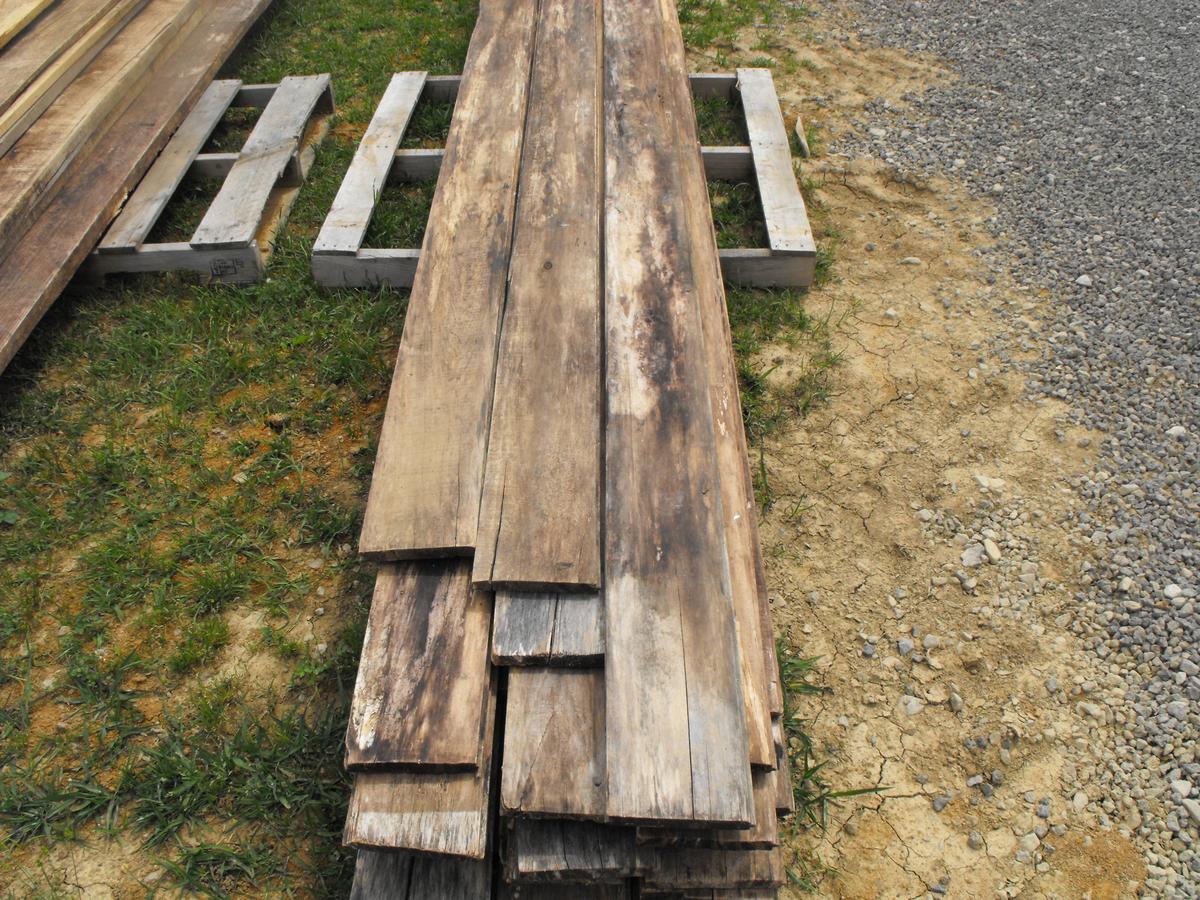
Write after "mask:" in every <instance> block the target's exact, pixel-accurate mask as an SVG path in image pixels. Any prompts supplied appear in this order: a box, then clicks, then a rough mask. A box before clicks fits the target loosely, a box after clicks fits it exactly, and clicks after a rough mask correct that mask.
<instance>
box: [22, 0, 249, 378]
mask: <svg viewBox="0 0 1200 900" xmlns="http://www.w3.org/2000/svg"><path fill="white" fill-rule="evenodd" d="M269 2H270V0H6V2H4V3H0V370H2V369H3V368H4V367H5V366H7V364H8V363H9V362H10V361H11V359H12V357H13V355H14V354H15V353H16V352H17V350H18V349H20V346H21V344H22V343H23V342H24V341H25V339H26V337H27V336H28V335H29V333H30V331H31V330H32V329H33V327H34V325H36V324H37V321H38V320H39V319H40V318H41V316H42V315H43V314H44V313H45V311H46V309H47V308H48V307H49V305H50V304H51V303H53V301H54V299H55V298H56V297H57V296H58V294H59V293H60V292H61V291H62V288H63V287H64V286H65V284H66V282H67V281H68V280H69V279H70V277H71V275H72V274H73V273H74V271H75V270H76V268H78V266H79V265H80V263H81V262H82V261H83V260H84V258H85V256H86V255H87V253H88V251H90V250H91V248H92V246H93V245H94V244H95V242H96V240H97V239H98V238H99V236H100V234H101V232H102V231H103V230H104V228H105V227H106V226H107V225H108V223H109V222H110V221H111V220H112V218H113V216H114V215H115V214H116V212H117V210H118V209H119V207H120V205H121V203H122V201H123V200H124V198H125V196H126V194H127V193H128V191H129V190H130V189H131V188H132V187H133V185H135V184H136V183H137V181H138V179H139V178H141V176H142V175H143V174H144V173H145V171H146V170H147V169H148V168H149V166H150V164H151V163H152V162H153V161H154V158H155V156H156V154H157V153H158V152H159V150H161V149H162V147H163V145H164V144H165V143H166V141H167V139H168V138H169V137H170V136H171V133H172V131H173V130H174V129H175V127H176V126H177V125H178V124H179V123H180V122H181V121H182V120H183V118H184V116H185V115H187V113H188V111H189V110H190V109H191V107H192V106H193V105H194V104H195V102H196V100H197V99H198V98H199V97H200V95H201V92H202V91H203V90H204V89H205V87H206V86H207V85H208V82H209V81H210V80H211V79H212V77H213V75H214V74H215V73H216V71H217V69H218V67H219V66H220V65H221V64H222V63H223V62H224V61H225V60H226V59H227V58H228V56H229V54H230V53H232V52H233V50H234V48H235V47H236V46H237V44H238V42H239V41H240V40H241V38H242V37H243V35H245V33H246V31H247V30H248V29H249V27H250V25H251V24H253V22H254V21H255V20H256V19H257V18H258V16H259V15H260V14H261V13H262V12H263V10H264V9H265V8H266V7H267V5H268V4H269Z"/></svg>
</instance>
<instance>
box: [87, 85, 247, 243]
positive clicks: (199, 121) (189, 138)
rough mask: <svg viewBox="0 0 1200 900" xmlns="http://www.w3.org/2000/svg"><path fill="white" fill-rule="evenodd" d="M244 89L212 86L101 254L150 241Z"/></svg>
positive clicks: (148, 175) (127, 208) (118, 220)
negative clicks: (195, 161)
mask: <svg viewBox="0 0 1200 900" xmlns="http://www.w3.org/2000/svg"><path fill="white" fill-rule="evenodd" d="M241 86H242V83H241V82H240V81H235V80H231V79H226V80H222V81H214V82H213V83H212V84H210V85H209V86H208V90H206V91H205V92H204V94H203V96H201V98H200V101H199V102H198V103H197V104H196V106H195V108H193V109H192V111H191V112H190V113H189V114H188V117H187V118H186V119H184V120H183V124H182V125H180V126H179V129H178V130H177V131H176V132H175V134H174V135H172V136H171V140H170V141H168V142H167V146H166V147H164V148H163V152H162V153H160V154H159V156H158V159H156V160H155V161H154V165H152V166H151V167H150V171H149V172H147V173H146V177H145V178H143V179H142V180H141V182H140V183H139V184H138V186H137V190H135V191H134V192H133V194H132V196H130V198H129V200H128V201H126V203H125V207H124V208H123V209H122V210H121V214H120V215H119V216H117V218H116V220H115V221H114V222H113V223H112V225H111V226H110V227H109V229H108V232H107V233H106V234H105V235H104V239H103V240H101V241H100V245H99V247H98V248H97V249H98V250H99V251H100V252H101V253H113V252H126V253H127V252H131V251H133V250H135V249H136V248H137V246H138V245H139V244H141V243H142V241H144V240H145V239H146V235H148V234H149V233H150V229H152V228H153V227H154V223H155V222H157V221H158V217H159V216H160V215H161V214H162V211H163V209H164V208H165V207H166V205H167V202H168V201H169V200H170V199H171V197H172V195H173V194H174V193H175V189H176V188H178V187H179V184H180V182H182V181H183V178H184V176H185V175H187V173H188V169H189V168H190V166H191V164H192V160H193V159H194V158H195V156H196V154H197V153H199V152H200V149H201V148H202V147H203V146H204V144H205V142H206V141H207V140H208V138H209V136H210V135H212V133H213V131H214V130H215V129H216V127H217V125H218V124H219V123H220V121H221V117H222V116H224V115H225V111H226V110H227V109H228V108H229V104H230V103H231V102H232V101H233V98H234V97H235V96H236V95H237V92H238V89H239V88H240V87H241Z"/></svg>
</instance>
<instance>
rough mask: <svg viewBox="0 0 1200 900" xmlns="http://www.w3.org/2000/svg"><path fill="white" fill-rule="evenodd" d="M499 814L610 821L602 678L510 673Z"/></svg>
mask: <svg viewBox="0 0 1200 900" xmlns="http://www.w3.org/2000/svg"><path fill="white" fill-rule="evenodd" d="M503 759H504V766H503V771H502V773H501V781H500V810H501V814H502V815H520V816H556V817H559V818H592V819H599V818H603V817H604V815H605V766H604V674H603V672H601V671H600V670H598V669H549V668H524V669H510V670H509V674H508V706H507V709H506V711H505V722H504V756H503Z"/></svg>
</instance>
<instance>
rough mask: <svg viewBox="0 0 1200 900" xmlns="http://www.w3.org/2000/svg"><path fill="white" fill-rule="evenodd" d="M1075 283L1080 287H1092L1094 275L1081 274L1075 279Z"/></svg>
mask: <svg viewBox="0 0 1200 900" xmlns="http://www.w3.org/2000/svg"><path fill="white" fill-rule="evenodd" d="M1075 283H1076V284H1077V285H1079V286H1080V287H1091V286H1092V277H1091V276H1090V275H1080V276H1079V277H1078V278H1076V279H1075Z"/></svg>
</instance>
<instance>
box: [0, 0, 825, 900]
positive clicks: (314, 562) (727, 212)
mask: <svg viewBox="0 0 1200 900" xmlns="http://www.w3.org/2000/svg"><path fill="white" fill-rule="evenodd" d="M474 14H475V6H474V4H473V3H471V2H465V0H362V2H359V3H355V4H346V3H343V2H340V0H276V2H275V3H274V4H273V5H272V8H271V12H269V13H268V15H267V17H266V18H265V19H264V20H263V22H262V23H261V25H260V26H259V27H258V28H256V30H255V32H254V33H253V35H252V36H251V38H250V39H249V40H248V42H247V44H246V45H245V46H244V48H243V49H242V50H241V51H240V52H239V53H238V55H237V56H236V58H235V59H234V60H232V61H231V62H230V64H229V65H228V66H227V67H226V70H225V72H224V73H223V75H225V76H229V77H238V78H241V79H242V80H244V81H246V82H269V81H275V80H278V79H279V78H280V77H282V76H283V75H286V74H297V73H305V72H320V71H328V72H331V74H332V75H333V80H334V85H335V90H336V92H337V99H338V121H337V123H336V127H335V128H334V129H333V131H332V132H331V134H330V136H329V137H328V138H327V139H326V141H325V143H324V144H323V145H322V147H321V148H320V149H319V151H318V154H317V158H316V162H315V164H314V167H313V169H312V172H311V174H310V176H309V180H308V182H307V183H306V185H305V187H304V189H303V190H302V191H301V192H300V195H299V197H298V200H297V203H296V205H295V207H294V208H293V210H292V214H291V217H290V220H289V223H288V225H287V227H286V228H285V229H284V230H283V232H282V233H281V235H280V239H279V243H278V246H277V249H276V253H275V255H274V257H273V258H272V261H271V265H270V268H269V270H268V273H267V277H266V278H265V280H264V281H263V282H262V283H260V284H257V285H251V286H245V287H236V288H234V287H203V286H200V285H198V284H196V283H195V282H194V280H192V279H190V278H188V277H175V276H166V277H155V276H138V277H129V278H125V279H113V280H111V281H110V282H108V284H107V285H106V286H104V287H103V288H89V289H87V290H80V291H77V292H74V293H72V294H69V295H67V296H65V297H64V298H62V299H61V300H60V301H59V302H58V303H56V305H55V306H54V308H53V309H52V310H51V312H50V314H49V315H48V316H47V317H46V319H45V320H44V321H43V323H42V324H41V325H40V326H39V328H38V329H37V330H36V331H35V333H34V335H33V337H32V339H31V340H30V341H29V343H28V344H27V345H26V347H25V349H24V350H23V351H22V352H21V353H20V354H19V356H18V358H17V359H16V360H15V361H14V362H13V364H12V365H11V366H10V367H9V369H8V371H7V372H6V373H4V374H3V375H2V376H0V397H3V398H4V399H3V402H2V403H0V846H3V849H4V852H3V853H2V854H0V883H6V884H14V885H18V884H20V886H21V887H23V888H24V887H28V891H27V893H29V894H35V893H36V894H39V895H44V896H56V895H57V894H58V893H59V890H60V888H61V889H62V890H64V891H65V890H66V888H65V887H64V886H63V885H62V884H57V883H53V882H51V881H45V882H44V883H43V882H38V883H36V884H28V883H27V882H28V878H29V877H31V875H30V873H32V872H36V870H37V867H38V863H37V862H36V860H37V859H38V858H39V856H40V855H41V854H43V853H44V852H45V851H46V850H47V848H50V847H52V846H53V845H54V844H55V843H56V842H64V841H78V840H84V839H88V840H93V839H96V838H98V837H102V836H103V835H105V834H119V835H122V836H123V837H127V838H129V839H130V840H131V841H132V842H133V843H134V844H137V845H139V846H140V845H144V849H143V850H142V851H141V852H140V853H138V854H137V859H138V861H139V866H140V867H141V869H140V871H141V872H143V873H144V872H148V871H151V870H153V869H158V871H159V872H160V874H161V876H162V880H161V881H160V882H159V883H158V884H159V887H160V888H161V889H162V890H164V891H169V890H178V891H182V892H192V893H196V894H200V895H205V896H213V897H223V896H234V895H239V894H246V893H262V894H269V895H275V894H285V895H291V896H314V897H320V896H344V892H345V885H346V884H347V883H348V874H349V866H350V862H351V860H350V856H349V854H347V853H346V852H345V851H343V850H342V849H341V847H340V831H341V826H342V820H343V818H344V813H345V803H346V799H347V795H348V782H347V778H346V775H345V773H344V772H343V770H342V768H341V740H342V735H343V732H344V727H345V721H346V714H347V704H348V694H349V690H350V686H351V684H352V683H353V677H354V672H355V670H356V667H357V657H358V652H359V647H360V646H361V642H362V632H363V628H364V624H365V616H366V610H367V607H368V604H369V602H370V593H371V591H370V589H371V583H372V577H373V571H372V567H370V566H367V565H363V564H361V563H359V562H358V561H357V559H356V558H355V557H354V555H353V553H352V552H351V547H350V545H352V544H353V541H354V537H355V534H356V533H357V530H358V527H359V521H360V517H361V512H362V508H363V503H364V499H365V493H366V489H367V486H368V484H369V478H370V473H371V469H372V465H373V461H374V452H375V442H376V440H377V436H378V433H379V426H380V421H381V417H382V412H383V406H384V400H385V397H386V391H387V388H388V385H389V382H390V373H391V367H392V364H393V361H394V357H395V352H396V347H397V343H398V341H399V336H400V332H401V329H402V327H403V321H404V313H405V308H406V302H407V297H406V295H405V294H404V293H403V292H395V291H386V290H384V291H373V292H372V291H332V292H328V291H319V290H317V288H316V287H315V285H314V284H313V282H312V279H311V276H310V273H309V259H308V253H309V250H310V248H311V245H312V240H313V238H314V237H315V235H316V232H317V230H318V228H319V227H320V223H321V221H322V219H323V217H324V215H325V213H326V211H327V210H328V208H329V205H330V203H331V201H332V199H333V196H334V194H335V192H336V190H337V188H338V186H339V184H340V181H341V177H342V175H343V173H344V172H345V169H346V167H347V166H348V164H349V161H350V158H351V156H352V155H353V152H354V147H355V144H356V142H357V139H358V136H359V135H360V134H361V133H362V130H363V129H364V128H365V127H366V124H367V122H368V121H369V119H370V116H371V114H372V113H373V111H374V105H375V103H376V102H377V100H378V98H379V97H380V96H381V95H382V93H383V90H384V87H385V86H386V83H387V80H388V78H389V76H390V73H391V72H393V71H396V70H404V69H414V68H419V69H426V70H428V71H430V72H432V73H435V74H436V73H452V72H457V71H459V70H460V68H461V64H462V59H463V56H464V55H465V50H466V43H467V39H468V37H469V34H470V28H471V26H472V24H473V19H474ZM681 15H682V16H683V18H684V24H685V28H686V29H687V31H688V35H689V39H690V40H692V41H693V42H694V43H696V44H697V45H699V44H700V43H702V42H709V44H712V43H715V42H722V41H725V42H727V41H729V40H731V35H732V34H733V31H735V30H736V29H737V28H740V27H742V25H743V24H746V23H753V22H763V21H774V18H773V17H776V16H783V15H792V13H789V12H786V11H785V9H784V6H783V5H782V4H780V3H776V2H773V0H772V2H759V0H729V2H698V3H684V4H682V6H681ZM731 29H732V30H731ZM449 116H450V107H449V105H447V104H428V105H425V104H422V106H421V107H419V108H418V110H417V113H416V115H415V117H414V121H413V124H412V126H411V128H410V131H409V134H408V137H407V139H406V142H405V143H406V146H412V147H427V146H438V145H440V144H441V143H442V141H444V139H445V134H446V130H447V128H448V124H449ZM697 116H698V123H699V125H700V128H701V134H702V139H703V140H704V142H705V143H714V144H720V143H744V141H745V134H744V126H743V125H742V124H741V118H740V112H739V111H738V110H737V109H736V108H735V107H731V106H730V105H729V104H728V103H707V104H700V105H699V107H698V110H697ZM252 124H253V114H246V113H242V112H235V113H234V114H231V115H230V116H229V117H228V118H227V120H226V121H225V122H224V123H223V124H222V125H221V127H220V128H219V129H218V131H217V132H216V134H215V135H214V138H213V140H212V141H211V142H210V147H209V148H208V149H211V150H229V149H233V148H236V147H237V146H238V145H239V144H240V142H241V141H242V140H243V139H244V137H245V135H246V133H248V130H249V128H250V127H252ZM215 189H216V186H215V185H214V184H212V183H208V182H203V181H189V182H186V183H185V185H184V188H183V191H182V194H181V196H178V197H177V198H176V199H175V200H174V201H173V202H172V204H171V205H170V206H169V208H168V215H167V216H166V218H165V219H164V220H163V222H161V223H160V226H159V228H158V229H157V230H156V232H155V234H154V235H153V236H152V239H153V240H186V239H187V237H189V236H190V234H191V232H192V230H193V229H194V227H195V225H196V224H197V223H198V222H199V219H200V217H201V216H202V215H203V211H204V209H205V208H206V204H207V202H208V201H209V199H210V198H211V196H212V195H213V194H214V193H215ZM712 192H713V207H714V215H715V217H716V225H717V228H718V232H719V235H720V240H721V241H722V245H723V246H735V245H737V246H753V245H754V244H755V243H761V242H762V240H763V231H762V215H761V209H760V208H759V206H758V202H757V198H756V197H755V196H754V193H753V191H752V190H750V189H749V187H748V186H747V185H736V184H734V185H724V184H714V185H713V186H712ZM431 197H432V185H431V184H427V183H426V184H414V185H404V184H396V185H389V186H388V187H387V188H386V190H385V192H384V196H383V197H382V202H381V204H380V208H379V211H378V213H377V215H376V218H375V220H374V221H373V222H372V223H371V228H370V231H369V234H368V245H374V246H381V247H387V246H392V247H415V246H419V244H420V242H421V238H422V234H423V229H424V223H425V218H426V215H427V212H428V207H429V203H430V200H431ZM825 265H826V266H828V263H826V264H825ZM729 305H730V319H731V325H732V328H733V334H734V340H735V345H736V350H737V356H738V362H739V376H740V379H741V384H742V392H743V403H744V407H745V412H746V423H747V428H748V431H749V433H750V435H751V441H752V445H753V446H754V447H756V448H758V449H759V451H760V452H761V448H762V446H763V443H764V441H765V440H766V439H767V437H768V436H769V435H771V434H772V433H774V432H775V431H776V430H777V429H778V428H780V427H781V426H782V425H783V424H784V423H785V422H786V421H787V419H788V417H793V416H797V415H802V414H803V412H804V411H805V410H806V409H808V408H810V407H811V406H812V404H814V403H819V402H821V400H822V399H823V398H824V397H825V396H827V395H828V392H829V378H830V376H829V371H830V370H831V368H832V366H833V365H834V363H835V362H836V357H835V354H833V353H832V350H831V349H830V347H829V343H828V337H829V323H825V322H820V321H814V320H812V319H811V318H810V317H809V316H808V315H807V313H806V312H805V309H804V296H803V295H802V294H800V293H797V292H790V291H774V292H772V291H745V290H730V292H729ZM777 344H790V345H793V346H800V345H801V344H803V345H804V346H805V347H807V348H809V352H808V356H809V357H810V358H811V359H812V360H814V363H813V372H812V374H811V376H808V377H804V378H796V379H780V378H779V377H778V373H773V372H771V370H770V368H769V366H767V365H765V364H764V363H763V362H762V359H763V357H764V354H765V352H766V351H767V349H768V348H770V347H771V346H774V345H777ZM766 487H767V486H765V483H764V484H763V485H760V490H765V489H766ZM318 613H323V614H320V615H319V614H318ZM247 623H249V624H247ZM262 673H266V674H262ZM271 674H273V675H278V676H279V677H277V678H273V679H272V680H269V681H268V680H266V678H267V675H271ZM260 675H261V678H262V679H263V680H261V681H260V680H259V679H260ZM101 846H103V845H101ZM34 877H36V876H34Z"/></svg>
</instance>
